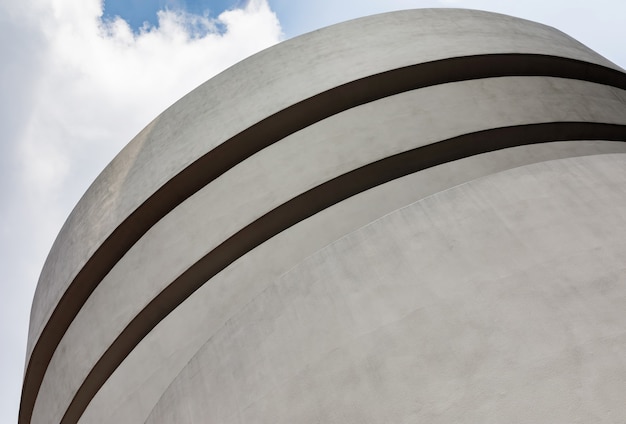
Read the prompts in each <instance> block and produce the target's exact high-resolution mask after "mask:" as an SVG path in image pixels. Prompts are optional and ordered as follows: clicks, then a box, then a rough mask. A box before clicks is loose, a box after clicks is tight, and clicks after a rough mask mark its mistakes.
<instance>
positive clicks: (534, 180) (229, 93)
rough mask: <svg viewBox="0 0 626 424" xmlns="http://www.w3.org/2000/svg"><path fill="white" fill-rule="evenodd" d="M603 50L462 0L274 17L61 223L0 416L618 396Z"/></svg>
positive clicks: (176, 415)
mask: <svg viewBox="0 0 626 424" xmlns="http://www.w3.org/2000/svg"><path fill="white" fill-rule="evenodd" d="M625 90H626V73H625V72H624V70H622V69H620V68H619V67H617V66H616V65H614V64H612V63H611V62H609V61H607V60H606V59H604V58H603V57H601V56H599V55H598V54H596V53H595V52H593V51H591V50H589V49H588V48H586V47H585V46H583V45H581V44H580V43H578V42H577V41H575V40H573V39H572V38H570V37H568V36H567V35H565V34H563V33H561V32H559V31H558V30H555V29H553V28H549V27H546V26H543V25H539V24H536V23H532V22H528V21H524V20H520V19H516V18H512V17H508V16H503V15H497V14H491V13H485V12H478V11H466V10H450V9H448V10H414V11H403V12H396V13H389V14H384V15H378V16H372V17H367V18H363V19H358V20H354V21H350V22H346V23H343V24H340V25H336V26H332V27H329V28H325V29H322V30H319V31H315V32H313V33H310V34H306V35H304V36H301V37H298V38H294V39H292V40H289V41H286V42H284V43H282V44H280V45H278V46H275V47H273V48H270V49H268V50H265V51H263V52H261V53H259V54H256V55H254V56H253V57H251V58H249V59H246V60H245V61H243V62H241V63H239V64H237V65H235V66H233V67H232V68H230V69H228V70H227V71H225V72H223V73H222V74H220V75H218V76H216V77H215V78H213V79H211V80H209V81H207V82H206V83H205V84H203V85H202V86H200V87H198V88H197V89H195V90H194V91H192V92H191V93H189V94H188V95H187V96H185V97H184V98H182V99H181V100H180V101H178V102H177V103H175V104H174V105H173V106H171V107H170V108H169V109H168V110H166V111H165V112H163V114H161V115H160V116H159V117H157V118H156V119H155V120H154V121H153V122H151V123H150V124H149V125H148V126H147V127H146V128H145V129H144V130H143V131H142V132H141V133H140V134H139V135H138V136H137V137H136V138H135V139H134V140H132V141H131V142H130V143H129V144H128V145H127V146H126V147H125V148H124V150H122V152H121V153H120V154H119V155H118V156H117V157H116V158H115V159H114V160H113V161H112V162H111V164H110V165H109V166H108V167H107V168H106V169H105V170H104V171H103V172H102V174H101V175H100V176H99V177H98V179H97V180H96V181H95V182H94V183H93V185H92V186H91V187H90V188H89V190H88V191H87V192H86V193H85V195H84V196H83V198H82V199H81V200H80V202H79V203H78V205H77V206H76V208H75V210H74V211H73V212H72V214H71V215H70V217H69V218H68V220H67V222H66V223H65V225H64V227H63V229H62V230H61V232H60V234H59V236H58V238H57V240H56V242H55V244H54V246H53V248H52V250H51V252H50V254H49V257H48V259H47V261H46V264H45V266H44V269H43V271H42V274H41V278H40V281H39V284H38V287H37V292H36V295H35V299H34V302H33V309H32V313H31V326H30V333H29V344H28V353H27V367H26V373H25V380H24V388H23V396H22V404H21V411H20V423H27V422H31V421H32V422H33V423H48V422H62V423H72V424H73V423H76V422H84V423H91V422H111V423H113V422H115V423H120V422H123V423H133V422H138V423H140V422H141V423H143V422H147V423H154V424H156V423H171V422H194V423H235V422H236V423H341V424H351V423H382V422H387V423H413V422H430V423H439V422H441V423H449V422H459V421H462V422H476V423H485V422H524V423H531V422H532V423H536V422H573V421H585V422H616V420H617V421H619V420H620V419H623V418H624V417H626V403H625V402H624V398H625V396H626V324H625V323H626V272H624V271H625V267H626V143H624V141H626V91H625Z"/></svg>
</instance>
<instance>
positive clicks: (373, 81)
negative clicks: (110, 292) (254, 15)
mask: <svg viewBox="0 0 626 424" xmlns="http://www.w3.org/2000/svg"><path fill="white" fill-rule="evenodd" d="M504 76H551V77H561V78H570V79H578V80H583V81H588V82H594V83H600V84H605V85H609V86H613V87H617V88H621V89H626V74H624V73H622V72H619V71H617V70H615V69H611V68H607V67H604V66H600V65H596V64H592V63H588V62H582V61H579V60H574V59H567V58H561V57H553V56H545V55H535V54H493V55H481V56H466V57H456V58H449V59H443V60H439V61H434V62H428V63H422V64H417V65H412V66H407V67H403V68H398V69H395V70H391V71H387V72H383V73H380V74H375V75H371V76H369V77H365V78H362V79H359V80H356V81H352V82H349V83H346V84H343V85H340V86H338V87H336V88H333V89H331V90H328V91H325V92H323V93H320V94H318V95H315V96H313V97H311V98H308V99H305V100H303V101H301V102H299V103H296V104H294V105H292V106H290V107H288V108H286V109H284V110H282V111H280V112H278V113H276V114H274V115H272V116H269V117H268V118H266V119H264V120H262V121H260V122H259V123H257V124H255V125H253V126H251V127H249V128H247V129H245V130H244V131H242V132H241V133H239V134H237V135H236V136H235V137H233V138H231V139H230V140H228V141H226V142H224V143H223V144H221V145H219V146H217V147H216V148H215V149H213V150H211V151H210V152H208V153H206V154H205V155H203V156H201V157H200V158H198V159H197V160H196V161H194V162H193V163H191V164H190V165H189V166H188V167H187V168H185V169H184V170H183V171H182V172H180V173H179V174H178V175H176V176H175V177H173V178H172V179H171V180H170V181H168V182H167V183H166V184H164V185H163V186H162V187H161V188H160V189H159V190H157V191H156V192H155V193H154V194H153V195H152V196H150V197H149V198H148V199H147V200H146V201H145V202H144V203H143V204H142V205H141V206H139V207H138V208H137V209H136V210H135V211H134V212H133V213H132V214H130V216H129V217H128V218H126V219H125V220H124V221H123V222H121V223H120V224H119V226H118V227H117V228H116V229H115V230H114V231H113V232H112V234H111V235H110V236H109V237H108V238H107V239H106V240H105V241H104V242H103V243H102V245H101V246H100V247H99V248H98V249H97V250H96V252H95V253H94V254H93V255H92V256H91V257H90V259H89V260H88V261H87V263H86V264H85V266H84V267H83V268H82V269H81V270H80V272H79V273H78V274H77V276H76V278H75V279H74V280H73V281H72V282H71V283H70V285H69V286H68V288H67V290H66V291H65V292H64V294H63V295H62V297H61V299H60V301H59V302H58V304H57V305H56V307H55V309H54V311H53V313H52V315H51V317H50V319H49V320H48V322H47V323H46V325H45V327H44V329H43V331H42V333H41V335H40V337H39V339H38V340H37V342H36V344H35V347H34V349H33V352H32V354H31V357H30V360H29V362H28V365H27V368H26V373H25V378H24V386H23V391H22V402H21V406H20V418H19V422H20V423H25V422H28V420H29V419H30V415H31V413H32V409H33V406H34V403H35V399H36V396H37V393H38V391H39V387H40V385H41V382H42V380H43V376H44V373H45V370H46V368H47V366H48V363H49V362H50V359H51V358H52V355H53V353H54V350H55V349H56V347H57V346H58V344H59V342H60V340H61V338H62V337H63V335H64V334H65V331H66V330H67V328H68V326H69V325H70V323H71V322H72V320H73V319H74V318H75V316H76V314H77V313H78V311H79V310H80V308H81V307H82V305H83V304H84V302H85V300H86V299H87V298H88V297H89V296H90V295H91V293H92V292H93V290H94V289H95V288H96V287H97V285H98V284H99V282H100V281H101V280H102V278H104V276H105V275H106V274H107V273H108V272H109V271H110V270H111V268H112V267H113V266H114V265H115V264H116V263H117V262H118V261H119V260H120V258H121V257H122V256H124V254H125V253H126V252H127V251H128V250H129V249H130V247H131V246H132V245H133V244H134V243H136V242H137V240H139V239H140V238H141V237H142V236H143V234H145V232H146V231H148V230H149V229H150V228H151V227H152V226H153V225H154V224H155V223H156V222H158V221H159V220H160V219H161V218H162V217H163V216H165V215H166V214H167V213H169V212H170V211H171V210H172V209H174V208H175V207H176V206H177V205H179V204H180V203H182V202H183V201H184V200H185V199H187V198H188V197H189V196H191V195H193V194H194V193H195V192H197V191H198V190H200V189H201V188H202V187H204V186H205V185H207V184H209V183H210V182H211V181H213V180H214V179H215V178H217V177H219V176H220V175H222V174H223V173H224V172H226V171H228V170H229V169H231V168H232V167H234V166H235V165H237V164H238V163H240V162H242V161H244V160H245V159H246V158H248V157H250V156H252V155H253V154H255V153H257V152H258V151H260V150H262V149H264V148H265V147H267V146H269V145H271V144H273V143H276V142H277V141H279V140H281V139H282V138H284V137H286V136H288V135H290V134H292V133H294V132H296V131H298V130H301V129H303V128H305V127H307V126H309V125H311V124H314V123H315V122H318V121H321V120H323V119H325V118H328V117H329V116H332V115H335V114H337V113H340V112H342V111H345V110H347V109H350V108H353V107H356V106H359V105H362V104H365V103H368V102H371V101H374V100H378V99H381V98H384V97H388V96H392V95H395V94H399V93H402V92H406V91H410V90H415V89H419V88H423V87H428V86H434V85H439V84H446V83H450V82H457V81H465V80H472V79H481V78H489V77H504Z"/></svg>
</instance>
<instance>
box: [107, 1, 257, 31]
mask: <svg viewBox="0 0 626 424" xmlns="http://www.w3.org/2000/svg"><path fill="white" fill-rule="evenodd" d="M245 3H246V2H245V0H104V13H103V17H102V18H103V19H104V20H110V19H113V18H115V17H116V16H119V17H121V18H122V19H124V20H125V21H126V22H128V24H129V25H130V27H131V28H132V29H133V31H134V32H135V33H138V32H139V30H140V29H141V27H142V26H143V24H144V22H148V23H149V24H150V25H151V26H156V25H157V24H158V21H157V11H159V10H165V9H170V10H180V9H183V10H186V11H187V12H189V13H193V14H196V15H204V14H205V13H208V14H209V15H210V16H211V17H214V18H215V17H217V16H218V15H219V14H220V13H222V12H223V11H224V10H227V9H232V8H234V7H237V6H242V5H243V4H245Z"/></svg>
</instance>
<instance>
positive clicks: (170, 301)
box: [61, 122, 626, 424]
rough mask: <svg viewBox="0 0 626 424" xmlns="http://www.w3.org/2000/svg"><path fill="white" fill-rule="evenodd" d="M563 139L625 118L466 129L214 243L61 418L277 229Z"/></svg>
mask: <svg viewBox="0 0 626 424" xmlns="http://www.w3.org/2000/svg"><path fill="white" fill-rule="evenodd" d="M566 140H612V141H626V125H613V124H596V123H579V122H556V123H547V124H534V125H522V126H514V127H504V128H497V129H492V130H485V131H480V132H476V133H471V134H466V135H462V136H459V137H454V138H451V139H448V140H445V141H440V142H438V143H434V144H430V145H427V146H423V147H418V148H415V149H413V150H409V151H407V152H404V153H400V154H397V155H394V156H390V157H388V158H385V159H381V160H379V161H376V162H373V163H371V164H369V165H365V166H362V167H361V168H358V169H355V170H353V171H350V172H348V173H345V174H343V175H340V176H338V177H336V178H334V179H332V180H330V181H327V182H326V183H323V184H321V185H319V186H317V187H315V188H312V189H311V190H309V191H306V192H304V193H302V194H300V195H299V196H296V197H294V198H293V199H291V200H289V201H288V202H286V203H284V204H282V205H281V206H278V207H277V208H275V209H273V210H272V211H270V212H268V213H267V214H265V215H263V216H262V217H260V218H259V219H257V220H256V221H254V222H252V223H251V224H249V225H247V226H246V227H244V228H243V229H241V230H240V231H238V232H237V233H236V234H234V235H233V236H232V237H230V238H229V239H227V240H226V241H224V242H223V243H222V244H220V245H219V246H218V247H216V248H215V249H213V250H212V251H211V252H210V253H208V254H207V255H206V256H204V257H203V258H201V259H200V260H199V261H198V262H196V263H195V264H194V265H192V266H191V267H190V268H189V269H187V270H186V271H185V272H184V273H183V274H181V275H180V276H179V277H178V278H176V279H175V280H174V281H173V282H172V283H170V285H169V286H167V287H166V288H165V289H164V290H163V291H162V292H161V293H159V294H158V295H157V296H156V297H155V298H154V299H153V300H152V301H151V302H150V303H149V304H148V305H147V306H146V307H145V308H144V309H143V310H142V311H141V312H140V313H139V314H137V316H136V317H135V318H134V319H133V320H132V321H131V322H130V324H128V326H127V327H126V328H125V329H124V330H123V331H122V333H121V334H120V335H119V336H118V337H117V339H116V340H115V341H114V342H113V344H111V346H110V347H109V348H108V349H107V350H106V352H105V353H104V354H103V355H102V357H101V358H100V359H99V360H98V362H97V363H96V364H95V366H94V367H93V369H92V370H91V372H90V373H89V375H88V376H87V378H86V379H85V381H84V382H83V384H82V385H81V387H80V388H79V390H78V391H77V393H76V396H75V397H74V399H73V400H72V402H71V403H70V405H69V407H68V409H67V411H66V413H65V416H64V417H63V420H62V421H61V423H62V424H74V423H76V422H77V421H78V419H79V418H80V416H81V415H82V413H83V412H84V410H85V409H86V408H87V405H88V404H89V402H90V401H91V399H92V398H93V397H94V396H95V395H96V393H97V392H98V390H100V387H102V385H103V384H104V383H105V382H106V380H107V379H108V378H109V376H110V375H111V374H112V373H113V372H114V371H115V370H116V369H117V367H118V366H119V365H120V364H121V363H122V361H123V360H124V359H125V358H126V357H127V356H128V355H129V354H130V352H131V351H132V350H133V349H134V348H135V346H137V344H139V342H140V341H141V340H142V339H143V338H144V337H145V336H146V335H147V334H148V333H149V332H150V331H152V329H153V328H154V327H155V326H156V325H157V324H158V323H159V322H161V320H163V319H164V318H165V317H166V316H167V315H168V314H169V313H170V312H171V311H173V310H174V309H175V308H177V307H178V306H179V305H180V304H181V303H182V302H183V301H184V300H185V299H187V298H188V297H189V296H191V295H192V294H193V293H194V292H195V291H196V290H198V289H199V288H200V287H201V286H202V285H204V284H205V283H206V282H207V281H209V280H210V279H211V278H212V277H213V276H215V275H216V274H217V273H219V272H220V271H222V270H223V269H224V268H226V267H227V266H229V265H230V264H232V263H233V262H234V261H236V260H237V259H238V258H240V257H242V256H243V255H245V254H246V253H248V252H249V251H251V250H252V249H254V248H255V247H257V246H259V245H260V244H261V243H263V242H265V241H267V240H269V239H270V238H272V237H274V236H275V235H277V234H278V233H280V232H281V231H284V230H286V229H288V228H289V227H291V226H292V225H295V224H297V223H298V222H300V221H302V220H304V219H306V218H308V217H310V216H312V215H314V214H316V213H318V212H320V211H322V210H324V209H326V208H328V207H330V206H332V205H334V204H336V203H339V202H341V201H343V200H345V199H347V198H349V197H351V196H354V195H356V194H358V193H361V192H363V191H366V190H369V189H371V188H373V187H376V186H378V185H380V184H384V183H386V182H389V181H391V180H394V179H397V178H400V177H403V176H405V175H408V174H412V173H414V172H418V171H421V170H423V169H426V168H430V167H433V166H436V165H441V164H444V163H447V162H451V161H454V160H458V159H463V158H466V157H469V156H473V155H477V154H480V153H487V152H492V151H495V150H500V149H505V148H508V147H515V146H523V145H530V144H537V143H545V142H554V141H566ZM573 142H574V141H573Z"/></svg>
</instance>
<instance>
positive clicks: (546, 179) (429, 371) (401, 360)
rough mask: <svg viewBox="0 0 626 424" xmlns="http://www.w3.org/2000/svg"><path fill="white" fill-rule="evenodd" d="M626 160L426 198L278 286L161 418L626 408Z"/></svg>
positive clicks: (591, 160)
mask: <svg viewBox="0 0 626 424" xmlns="http://www.w3.org/2000/svg"><path fill="white" fill-rule="evenodd" d="M625 170H626V155H624V154H618V155H607V156H589V157H582V158H569V159H562V160H557V161H553V162H544V163H540V164H535V165H528V166H524V167H521V168H516V169H513V170H510V171H505V172H502V173H499V174H494V175H490V176H488V177H484V178H482V179H479V180H477V181H474V182H469V183H465V184H463V185H461V186H458V187H455V188H452V189H450V190H447V191H443V192H441V193H438V194H435V195H433V196H430V197H427V198H425V199H423V200H421V201H418V202H416V203H414V204H412V205H410V206H408V207H405V208H403V209H400V210H397V211H395V212H393V213H391V214H389V215H387V216H385V217H383V218H380V219H378V220H376V221H374V222H373V223H371V224H369V225H367V226H365V227H363V228H361V229H359V230H357V231H354V232H352V233H350V234H349V235H347V236H345V237H343V238H342V239H341V240H338V241H337V242H334V243H332V244H331V245H330V246H328V247H326V248H324V249H321V250H320V251H318V252H316V253H315V254H313V255H311V256H309V257H308V258H306V259H305V260H303V261H302V262H300V263H299V264H298V265H296V266H295V267H294V268H292V269H291V270H289V271H288V272H287V273H285V274H283V275H282V276H281V277H279V278H277V279H276V280H275V281H274V282H272V283H271V284H269V285H268V286H267V287H265V288H264V290H263V291H261V292H260V293H258V294H257V295H256V296H255V297H254V298H253V299H252V300H251V301H250V302H249V303H247V304H246V305H244V306H242V308H241V309H240V310H239V311H238V312H237V313H236V314H234V315H233V316H232V317H231V318H230V319H229V320H228V321H227V322H226V323H225V324H224V325H223V326H222V327H221V328H219V329H218V331H217V332H216V333H215V334H214V335H212V337H211V338H210V339H209V340H208V341H207V343H206V344H205V345H204V346H203V347H202V349H201V350H200V351H199V352H198V353H197V354H196V355H195V357H194V358H193V359H192V360H191V361H190V362H189V364H187V365H186V366H185V368H184V369H183V371H182V372H181V373H180V374H179V375H178V377H177V378H176V380H175V381H174V383H173V384H171V385H170V387H169V388H168V390H167V391H166V392H165V394H164V395H163V396H162V397H161V399H160V400H159V402H158V404H157V406H156V407H155V409H154V410H153V411H152V414H151V416H150V418H149V419H148V421H147V422H148V423H171V422H185V423H204V422H220V423H231V422H232V423H241V422H245V423H252V422H254V423H268V424H269V423H319V422H324V423H337V424H339V423H355V424H356V423H363V422H372V423H378V422H390V423H414V422H419V421H427V422H436V423H439V422H440V423H449V422H461V421H462V422H475V423H485V422H493V423H501V422H516V423H536V422H546V421H549V422H553V423H571V422H594V423H614V422H619V420H620V419H623V418H624V417H626V403H624V395H626V327H625V326H624V311H626V241H625V240H626V195H625V189H624V187H626V171H625Z"/></svg>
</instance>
